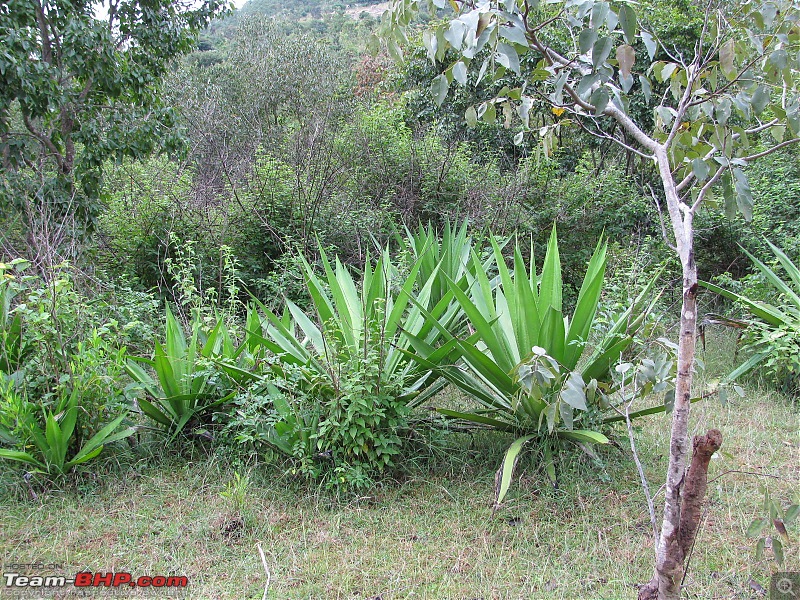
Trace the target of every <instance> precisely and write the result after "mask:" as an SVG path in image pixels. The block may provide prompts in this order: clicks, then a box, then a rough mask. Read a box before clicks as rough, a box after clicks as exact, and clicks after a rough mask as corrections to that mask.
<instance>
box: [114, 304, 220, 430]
mask: <svg viewBox="0 0 800 600" xmlns="http://www.w3.org/2000/svg"><path fill="white" fill-rule="evenodd" d="M201 338H202V341H203V343H202V344H201V343H200V342H201ZM198 350H199V354H198ZM222 350H224V351H226V352H230V355H231V356H233V355H234V354H235V350H234V349H233V347H232V342H231V340H230V336H229V335H228V332H227V330H226V329H225V326H224V323H223V322H222V320H221V319H220V320H219V321H218V322H217V325H216V326H215V327H214V329H213V330H212V331H211V332H210V333H209V334H208V335H204V336H203V335H201V330H200V323H199V321H197V320H196V321H195V322H194V323H193V325H192V335H191V337H190V338H189V339H188V340H187V339H186V336H185V335H184V332H183V328H182V327H181V324H180V323H179V322H178V320H177V319H176V318H175V316H174V315H173V314H172V311H171V310H170V309H169V307H167V318H166V330H165V344H164V345H162V344H161V343H160V342H158V341H156V344H155V351H154V356H153V358H152V359H149V358H140V357H130V359H129V360H128V362H127V365H126V370H127V371H128V374H129V375H130V376H131V377H132V378H133V379H134V381H135V382H136V383H137V384H138V385H140V386H141V387H142V389H143V390H144V392H145V395H146V398H140V399H139V400H138V405H139V408H140V409H141V411H142V412H143V413H144V414H145V415H147V416H148V417H149V418H151V419H153V420H154V421H155V422H156V423H158V424H159V425H162V426H164V427H165V428H167V429H168V430H169V431H170V432H171V433H172V434H173V436H175V435H177V434H178V433H180V432H181V431H182V430H183V428H184V427H185V426H186V424H187V423H188V422H189V421H190V420H191V419H192V418H194V417H198V418H200V417H202V416H203V414H204V413H207V412H208V411H209V410H210V409H212V408H213V407H215V406H218V405H220V404H222V403H223V402H226V401H227V400H230V399H231V398H232V397H233V396H234V395H235V394H236V390H235V389H234V390H229V389H223V390H221V389H219V387H218V386H215V385H214V381H212V378H213V373H212V372H211V371H210V370H209V366H210V364H211V359H212V358H218V356H219V354H220V352H221V351H222ZM202 359H208V360H206V361H203V360H202ZM142 365H146V366H149V367H151V368H152V370H153V371H154V372H155V378H154V377H153V376H152V375H151V374H150V373H149V372H148V371H146V370H145V368H144V367H143V366H142Z"/></svg>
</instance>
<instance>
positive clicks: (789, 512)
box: [783, 504, 800, 524]
mask: <svg viewBox="0 0 800 600" xmlns="http://www.w3.org/2000/svg"><path fill="white" fill-rule="evenodd" d="M798 513H800V504H792V505H791V506H790V507H789V508H787V509H786V515H785V516H784V518H783V522H784V523H786V524H791V523H792V522H793V521H794V520H795V519H796V518H797V515H798Z"/></svg>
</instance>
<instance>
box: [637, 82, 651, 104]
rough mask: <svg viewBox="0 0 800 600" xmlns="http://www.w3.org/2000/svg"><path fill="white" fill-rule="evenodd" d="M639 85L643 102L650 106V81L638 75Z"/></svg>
mask: <svg viewBox="0 0 800 600" xmlns="http://www.w3.org/2000/svg"><path fill="white" fill-rule="evenodd" d="M639 85H641V86H642V94H643V95H644V101H645V102H646V103H647V104H650V98H651V95H652V88H651V86H650V80H649V79H647V77H645V76H644V75H639Z"/></svg>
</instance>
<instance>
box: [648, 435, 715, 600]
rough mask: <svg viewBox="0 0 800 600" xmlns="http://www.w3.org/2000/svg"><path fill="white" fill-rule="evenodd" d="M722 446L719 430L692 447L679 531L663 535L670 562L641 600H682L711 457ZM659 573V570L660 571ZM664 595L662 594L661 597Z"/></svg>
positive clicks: (684, 481) (650, 584)
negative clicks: (672, 599)
mask: <svg viewBox="0 0 800 600" xmlns="http://www.w3.org/2000/svg"><path fill="white" fill-rule="evenodd" d="M721 446H722V433H720V431H719V430H718V429H709V430H708V432H707V433H706V434H705V435H703V436H700V435H697V436H695V437H694V440H693V443H692V447H693V452H692V462H691V464H690V466H689V471H688V473H687V474H686V477H685V478H684V480H683V481H682V482H681V486H679V488H682V490H683V494H680V489H679V495H681V503H680V518H679V522H678V527H677V529H675V530H674V531H673V532H672V533H671V534H670V535H669V536H664V535H662V539H661V544H660V546H663V547H665V548H666V551H667V555H666V561H665V562H664V563H663V565H662V564H661V563H659V565H658V567H662V566H663V571H662V572H659V571H658V570H657V572H656V574H655V575H654V576H653V578H652V579H651V580H650V581H649V582H648V583H647V584H645V585H643V586H642V587H641V588H640V589H639V600H657V599H658V598H663V597H665V595H666V594H671V595H674V594H677V595H675V597H679V596H680V584H681V580H682V579H683V574H684V572H685V569H686V567H687V566H688V565H686V564H685V563H686V558H687V556H688V555H689V552H690V550H691V548H692V545H693V544H694V540H695V537H696V535H697V530H698V528H699V526H700V517H701V514H702V512H701V509H702V506H703V499H704V498H705V495H706V490H707V489H708V465H709V463H710V462H711V457H712V456H713V455H714V453H715V452H716V451H717V450H719V449H720V447H721ZM657 569H658V568H657ZM664 575H667V576H668V579H669V581H668V583H669V589H667V590H665V589H663V588H661V589H659V588H660V586H661V584H662V582H664V577H663V576H664ZM659 592H661V594H659Z"/></svg>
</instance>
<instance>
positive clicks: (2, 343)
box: [0, 258, 32, 377]
mask: <svg viewBox="0 0 800 600" xmlns="http://www.w3.org/2000/svg"><path fill="white" fill-rule="evenodd" d="M29 265H30V262H28V261H26V260H23V259H20V258H17V259H15V260H12V261H11V262H9V263H0V375H2V374H5V375H6V376H9V377H10V376H14V375H15V374H16V373H17V372H18V371H19V369H20V368H21V367H22V364H23V362H24V360H25V358H26V356H27V355H28V354H29V353H30V352H31V350H32V348H31V347H30V345H29V344H28V343H27V340H26V339H25V338H24V337H23V322H22V315H21V314H19V313H18V312H15V311H13V310H12V301H13V300H14V298H15V297H16V296H17V294H19V293H20V292H21V291H22V285H21V284H20V282H19V281H18V278H19V277H20V275H21V274H22V272H23V271H25V269H27V268H28V266H29Z"/></svg>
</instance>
